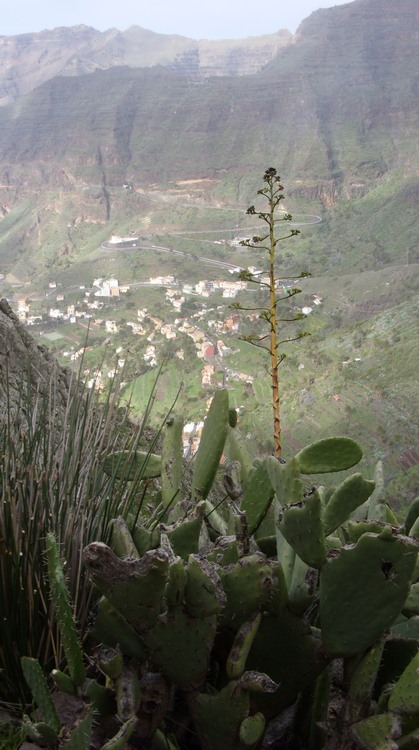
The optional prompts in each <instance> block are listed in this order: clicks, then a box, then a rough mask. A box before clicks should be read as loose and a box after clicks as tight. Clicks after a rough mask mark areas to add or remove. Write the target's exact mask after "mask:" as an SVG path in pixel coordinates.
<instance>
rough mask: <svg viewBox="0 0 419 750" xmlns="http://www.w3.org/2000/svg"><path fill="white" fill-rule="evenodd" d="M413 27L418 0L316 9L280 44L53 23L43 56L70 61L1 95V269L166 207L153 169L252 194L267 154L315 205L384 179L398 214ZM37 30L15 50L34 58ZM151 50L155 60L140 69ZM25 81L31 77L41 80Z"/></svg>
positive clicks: (291, 189)
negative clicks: (153, 188) (80, 233)
mask: <svg viewBox="0 0 419 750" xmlns="http://www.w3.org/2000/svg"><path fill="white" fill-rule="evenodd" d="M417 27H418V19H417V3H416V0H399V1H398V3H397V4H395V3H394V2H390V1H389V0H353V2H351V3H348V4H347V5H341V6H337V7H335V8H331V9H328V10H321V11H317V12H316V13H313V14H312V15H311V16H310V18H308V19H307V20H306V21H304V22H303V24H302V25H301V26H300V29H299V31H298V34H297V35H296V37H295V39H294V40H293V42H292V43H291V44H288V43H287V45H286V46H285V47H284V48H282V49H281V50H280V51H279V53H278V54H276V53H275V54H274V50H275V49H276V47H275V44H276V43H277V42H278V41H279V42H281V41H282V36H281V35H280V34H279V35H272V37H271V36H269V37H262V38H261V39H260V40H259V41H258V42H256V41H255V40H252V39H249V40H245V41H243V40H242V41H240V42H238V41H236V42H234V43H233V42H231V43H227V42H226V43H221V42H220V43H219V44H218V46H217V43H214V44H213V43H210V42H202V43H201V42H200V43H199V44H198V43H196V42H192V43H191V40H187V39H184V38H183V37H173V40H174V47H173V53H172V54H171V56H168V54H167V40H168V39H172V37H168V38H166V37H163V36H162V35H153V34H152V33H151V32H145V31H144V30H141V29H138V27H134V28H133V29H130V30H128V31H127V32H124V33H123V34H121V32H118V31H116V30H111V31H109V32H105V34H100V33H99V32H95V31H94V30H92V29H86V28H81V29H75V30H74V29H73V30H62V29H59V30H55V31H54V32H50V33H51V34H52V37H53V38H54V39H55V40H56V41H55V42H54V44H55V47H54V50H55V51H54V53H53V52H52V47H51V48H50V52H49V53H48V54H47V55H46V56H45V55H44V56H42V55H40V61H39V65H38V66H37V65H33V67H34V69H35V70H36V71H37V74H38V73H39V75H41V73H42V75H44V76H46V75H47V74H48V76H51V74H52V72H53V70H57V71H58V70H59V71H60V75H58V74H57V73H56V74H55V77H53V78H51V77H50V78H48V80H44V83H42V85H38V86H37V87H36V88H35V89H33V90H32V91H30V93H27V94H26V95H24V96H19V98H18V101H17V102H16V103H14V104H9V105H8V106H4V107H0V132H1V138H0V211H1V215H3V217H4V218H3V219H0V230H1V231H0V264H1V268H0V270H1V271H2V272H3V273H4V272H6V271H12V272H13V273H16V264H15V261H16V256H17V254H18V253H20V254H21V258H22V263H23V264H25V257H26V258H27V257H28V255H29V253H30V254H31V255H32V256H33V255H34V254H35V253H36V251H37V249H38V248H41V247H42V248H44V249H45V247H46V246H47V244H48V243H49V245H50V247H53V246H54V247H55V248H57V247H58V248H59V252H61V253H67V254H68V253H70V254H71V251H72V248H73V246H74V243H75V244H76V245H77V239H74V236H75V234H77V233H75V232H74V231H73V228H74V227H75V226H77V225H79V224H80V223H83V222H90V223H91V225H96V224H98V225H100V224H106V223H107V222H109V221H116V222H118V220H119V218H120V217H123V218H125V217H126V216H127V215H132V216H133V217H136V220H137V218H138V217H139V216H142V215H143V214H144V215H145V218H146V219H147V221H148V220H149V218H150V217H149V214H153V210H154V208H155V206H154V204H147V206H146V207H145V205H144V201H143V202H141V196H140V194H139V193H138V192H137V190H141V189H143V187H144V186H147V185H150V184H153V183H158V184H162V183H166V184H167V183H168V182H175V181H178V180H191V179H196V178H200V179H207V180H208V179H210V180H213V181H215V182H214V184H216V185H218V186H219V188H217V190H218V193H217V196H216V197H215V198H212V199H214V200H218V199H219V197H221V198H223V197H224V196H225V195H228V194H230V195H232V194H233V192H234V195H235V196H236V203H237V202H242V203H245V202H247V200H248V199H249V196H250V195H251V194H252V191H253V189H254V184H253V182H252V180H251V179H250V177H249V175H255V174H260V172H261V169H263V168H264V167H265V166H266V165H269V164H273V165H277V166H278V167H279V168H280V170H281V176H282V177H283V179H284V180H285V182H286V185H287V193H288V195H292V196H293V198H295V199H297V200H301V202H302V203H303V202H305V203H306V204H307V202H308V203H312V204H314V205H313V211H312V213H315V212H316V211H319V210H324V211H328V210H329V209H334V208H335V207H337V206H339V204H340V203H341V202H342V201H346V200H348V199H353V198H362V197H363V196H365V197H367V196H369V195H372V194H373V191H374V190H377V189H380V190H381V191H382V193H383V196H384V198H385V200H386V201H389V203H388V208H387V211H386V213H385V215H384V220H386V217H389V216H390V213H391V210H393V209H392V207H391V206H392V202H391V200H392V198H391V191H392V185H397V190H396V191H394V192H397V191H400V190H402V189H403V186H404V185H405V184H407V183H408V182H409V185H410V188H411V189H413V188H414V184H413V183H414V181H415V180H416V179H417V163H418V159H417V156H418V152H417V129H418V125H419V122H418V119H419V118H418V110H417V104H416V102H417V94H418V79H417V72H416V67H415V60H416V59H417V56H418V52H419V49H418V35H417ZM48 33H49V32H48ZM43 34H44V35H46V34H47V32H43ZM67 34H68V37H67ZM37 36H39V35H37ZM41 36H42V35H41ZM73 37H74V47H73V46H72V44H73V42H72V41H71V40H72V39H73ZM66 39H67V42H66V43H64V42H65V40H66ZM140 39H141V44H140V43H139V40H140ZM42 40H43V41H42V44H44V45H45V44H46V38H44V36H42ZM60 40H61V42H60ZM69 40H70V41H69ZM38 41H39V40H38ZM23 42H24V40H23V41H22V38H21V37H15V38H12V40H11V42H10V44H12V45H13V44H14V45H15V46H16V45H17V46H16V49H17V48H18V46H19V45H22V44H23ZM70 42H71V43H70ZM26 44H27V50H28V52H27V53H26V52H24V49H23V47H22V49H21V52H20V53H19V55H20V56H19V55H18V58H19V59H21V60H25V61H26V60H27V59H32V62H33V60H34V58H33V57H31V55H32V54H33V50H34V48H35V45H34V44H33V40H32V41H31V40H29V41H27V42H26ZM42 44H41V48H42ZM66 45H67V46H66ZM139 49H140V50H141V55H142V57H141V60H143V61H144V60H145V59H146V60H147V61H148V62H147V64H150V65H152V67H149V68H145V67H140V68H139V67H135V65H138V64H140V57H139V56H138V55H139V52H138V50H139ZM60 50H61V51H60ZM71 51H73V54H72V55H71ZM26 54H27V55H28V58H27V56H26ZM269 55H271V56H272V57H271V61H270V62H269V63H268V64H265V63H266V60H267V58H268V57H269ZM165 56H166V57H165ZM157 57H158V58H159V60H160V61H165V65H164V66H163V65H154V64H153V61H155V60H156V59H157ZM115 61H117V62H118V65H116V62H115ZM124 61H125V63H127V62H128V63H129V65H127V64H125V65H120V63H122V62H124ZM262 63H264V67H263V69H262V70H261V71H260V72H258V73H255V74H253V75H239V73H240V72H250V71H251V70H252V69H256V68H257V67H258V66H260V65H262ZM25 64H26V62H25ZM141 64H142V65H143V64H145V63H144V62H143V63H141ZM54 66H55V67H54ZM60 66H61V67H60ZM89 66H93V67H92V70H93V68H95V69H94V70H93V72H87V71H88V70H89ZM252 66H253V67H252ZM105 68H106V69H105ZM42 71H43V72H42ZM210 71H212V75H211V76H208V77H205V76H203V75H202V73H203V72H204V73H209V72H210ZM78 72H81V73H83V75H78ZM225 72H229V73H230V75H228V76H227V75H224V74H223V75H221V73H225ZM70 73H71V75H70ZM185 73H188V75H185ZM198 73H199V75H198ZM215 73H217V75H215ZM218 74H219V75H218ZM12 79H13V76H12V74H11V78H10V80H12ZM19 80H20V81H21V83H20V88H19V86H18V87H17V89H18V90H19V91H22V90H23V89H24V86H27V87H28V89H29V88H31V87H32V86H33V85H34V79H32V82H31V80H30V76H29V75H28V77H26V75H24V74H23V73H22V74H21V76H20V79H19ZM126 182H128V183H131V184H132V185H134V190H133V191H132V193H130V194H129V200H128V199H127V194H126V193H124V192H123V185H124V183H126ZM231 186H234V187H231ZM229 191H230V192H229ZM400 194H401V193H400ZM393 203H394V210H396V203H395V202H394V201H393ZM404 205H406V204H404ZM314 207H315V209H314ZM407 208H409V206H407ZM397 210H399V204H397ZM141 212H143V213H141ZM162 217H163V218H162ZM152 219H153V217H152ZM163 219H164V214H163V211H161V212H160V214H159V215H158V216H157V218H156V223H157V221H158V222H161V221H162V220H163ZM388 220H390V219H388ZM25 253H26V256H25Z"/></svg>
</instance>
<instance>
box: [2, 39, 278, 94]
mask: <svg viewBox="0 0 419 750" xmlns="http://www.w3.org/2000/svg"><path fill="white" fill-rule="evenodd" d="M291 39H292V36H291V34H290V32H288V31H285V30H284V31H281V32H277V33H276V34H269V35H266V36H262V37H250V38H249V39H244V40H221V41H208V40H205V39H204V40H199V41H196V40H193V39H188V38H186V37H182V36H169V35H166V34H156V33H154V32H152V31H147V30H146V29H142V28H140V27H139V26H133V27H131V28H130V29H128V30H127V31H118V30H117V29H109V30H108V31H105V32H100V31H96V30H95V29H92V28H90V27H88V26H74V27H71V28H58V29H52V30H50V31H42V32H39V33H34V34H20V35H18V36H10V37H5V36H3V37H2V36H0V106H1V105H7V104H10V103H12V102H14V101H17V100H18V99H19V98H20V97H21V96H23V95H24V94H27V93H29V92H30V91H33V90H34V89H35V88H36V87H37V86H40V85H41V84H43V83H45V82H46V81H49V80H51V79H52V78H54V77H55V76H80V75H86V74H89V73H93V72H94V71H95V70H107V69H109V68H112V67H115V66H121V65H127V66H129V67H132V68H149V67H152V66H154V65H163V66H167V67H169V68H173V69H175V70H176V71H177V72H178V73H181V74H183V75H193V76H204V77H205V76H214V75H215V76H229V75H238V76H240V75H248V74H250V73H256V72H257V71H258V70H261V68H262V67H263V66H264V65H266V64H267V63H268V62H270V61H271V60H272V59H273V58H274V57H275V56H276V55H277V54H278V52H279V51H280V50H281V49H283V48H284V47H286V46H287V45H288V44H289V43H290V42H291Z"/></svg>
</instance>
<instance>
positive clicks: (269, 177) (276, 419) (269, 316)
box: [231, 167, 310, 458]
mask: <svg viewBox="0 0 419 750" xmlns="http://www.w3.org/2000/svg"><path fill="white" fill-rule="evenodd" d="M263 181H264V183H265V186H264V187H263V188H261V189H260V190H258V191H257V195H261V196H263V198H264V199H265V200H266V202H267V210H266V211H258V210H256V209H255V207H254V206H250V207H249V208H248V209H247V214H249V215H250V216H257V217H258V218H259V219H261V220H262V221H263V222H264V223H265V225H266V233H265V234H263V235H262V236H254V237H252V239H250V240H242V241H241V243H240V244H241V245H243V246H244V247H249V248H252V249H254V250H264V251H266V253H267V254H268V268H267V269H264V270H263V271H258V272H257V274H255V273H251V272H250V271H249V269H243V270H242V271H240V273H239V278H240V279H241V280H244V281H249V282H251V283H252V284H258V285H259V286H260V287H261V288H262V289H265V290H266V291H267V292H268V302H267V304H266V306H262V307H244V306H243V305H242V304H241V303H240V302H237V303H234V304H233V305H231V306H232V307H234V308H236V309H239V310H252V311H259V319H260V320H263V321H265V322H266V323H267V325H268V332H267V333H265V334H260V335H254V334H251V335H248V336H241V337H240V338H241V339H242V340H243V341H247V342H249V343H250V344H252V345H253V346H256V347H258V348H259V349H265V350H266V351H267V352H268V353H269V357H270V367H269V370H268V372H269V375H270V377H271V383H272V408H273V434H274V452H275V456H276V457H277V458H281V455H282V444H281V412H280V388H279V378H278V367H279V365H280V364H281V362H282V361H283V360H284V359H285V357H286V354H284V353H283V352H279V347H280V346H281V344H284V343H287V342H289V341H296V340H298V339H301V338H303V337H304V336H307V335H309V334H307V333H306V332H304V331H299V332H298V333H297V334H296V335H295V336H294V335H293V336H289V337H285V338H280V336H281V334H280V324H281V323H289V322H294V321H297V320H300V319H302V318H305V315H304V314H303V313H297V314H293V313H291V314H290V315H287V316H286V317H282V316H281V313H280V312H279V308H278V305H279V303H280V302H281V301H282V300H289V299H290V298H291V297H294V296H295V295H296V294H299V293H300V292H301V289H298V288H295V287H294V286H291V285H289V284H290V282H292V283H294V282H295V281H296V280H298V279H302V278H305V277H306V276H310V274H309V273H308V272H306V271H303V272H301V273H300V274H299V275H298V276H292V277H290V276H278V275H277V269H276V265H277V260H278V259H277V257H276V249H277V245H278V243H279V242H283V241H284V240H287V239H289V238H290V237H295V236H296V235H297V234H300V232H299V230H298V229H290V230H289V232H288V233H287V234H285V235H283V236H277V228H278V225H279V224H282V223H283V222H289V221H291V219H292V216H291V214H289V213H287V212H285V211H281V210H280V209H278V206H279V204H280V202H281V201H282V200H284V193H283V190H284V188H283V186H282V185H281V178H280V177H279V176H278V174H277V170H276V169H275V168H274V167H270V168H269V169H267V170H266V172H265V174H264V175H263ZM279 213H281V215H280V216H278V214H279ZM266 274H268V275H269V281H266V280H263V277H264V276H265V275H266ZM280 282H287V285H286V287H285V286H284V284H283V285H282V286H281V283H280ZM280 290H281V292H280Z"/></svg>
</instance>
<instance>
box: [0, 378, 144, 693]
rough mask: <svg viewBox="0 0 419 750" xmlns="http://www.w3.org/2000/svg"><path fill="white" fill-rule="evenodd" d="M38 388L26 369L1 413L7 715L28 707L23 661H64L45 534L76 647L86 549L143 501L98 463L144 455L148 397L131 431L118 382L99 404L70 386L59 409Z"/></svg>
mask: <svg viewBox="0 0 419 750" xmlns="http://www.w3.org/2000/svg"><path fill="white" fill-rule="evenodd" d="M43 383H44V385H43V387H42V388H40V387H39V378H38V377H37V376H35V373H33V372H31V369H30V367H29V369H28V372H27V373H25V377H24V378H23V377H22V382H21V387H20V389H19V398H18V401H17V403H16V400H15V401H14V403H13V404H11V403H9V402H8V403H7V409H6V413H7V414H6V418H5V419H4V421H3V422H1V423H0V500H1V506H0V556H1V568H0V702H2V703H7V704H8V705H10V704H11V703H13V702H17V703H22V702H24V701H25V700H27V698H28V694H27V687H26V683H25V681H24V678H23V675H22V672H21V668H20V658H21V656H32V657H36V658H38V659H39V661H40V663H41V665H42V666H43V668H44V669H46V670H49V669H51V668H52V667H54V666H58V665H59V664H60V661H61V659H62V646H61V641H60V635H59V630H58V627H57V622H56V617H55V614H54V611H53V608H52V603H51V600H50V594H49V586H48V579H47V563H46V556H45V546H46V535H47V533H48V532H53V533H54V535H55V537H56V539H57V542H58V544H59V547H60V552H61V557H62V559H63V560H64V561H65V566H66V567H65V571H66V579H67V585H68V590H69V593H70V597H71V600H72V602H73V608H74V617H75V620H76V622H77V625H78V628H79V631H80V636H81V638H83V636H84V634H85V632H86V629H87V625H88V621H89V612H90V611H91V608H92V604H93V600H94V594H93V591H92V587H91V586H90V585H89V583H88V581H87V579H86V576H85V573H84V570H83V567H82V554H81V553H82V550H83V547H84V546H86V545H87V544H89V542H91V541H99V540H100V541H105V542H106V541H109V538H110V534H111V521H112V519H113V518H114V517H116V516H118V515H123V516H124V517H126V516H128V515H129V514H132V513H135V514H137V513H138V512H139V507H138V506H139V503H140V504H141V502H143V501H144V493H143V492H142V489H141V485H142V484H143V483H141V482H140V480H141V476H138V477H136V479H135V480H134V481H131V482H128V481H124V480H123V479H117V478H116V476H108V475H107V474H105V472H104V471H103V469H102V465H101V462H102V459H103V458H106V456H107V455H108V454H109V453H112V452H113V451H114V450H117V449H118V450H121V449H122V450H135V449H136V448H137V447H138V446H139V445H140V444H141V445H142V447H143V449H144V442H146V424H147V418H148V414H149V411H150V409H151V406H152V403H153V400H154V389H153V392H152V393H151V394H150V399H149V403H148V406H147V409H146V413H145V415H144V418H143V419H142V421H141V422H140V424H139V425H137V426H135V427H134V426H133V424H132V423H131V422H130V419H129V407H128V408H124V409H122V408H120V406H119V398H118V394H119V387H118V382H117V381H115V382H114V383H113V385H112V387H111V388H110V390H109V392H108V395H107V396H106V398H105V400H104V401H100V398H99V396H98V394H97V393H96V391H95V390H94V389H92V390H89V389H87V388H86V387H85V386H84V385H83V384H82V383H81V382H80V381H79V380H78V377H77V376H74V377H73V380H72V382H71V383H70V387H69V390H68V396H67V399H66V403H65V404H64V408H63V402H62V392H60V393H58V390H57V381H56V380H55V379H54V377H53V376H51V378H50V380H49V382H48V383H47V387H45V379H44V380H43ZM154 443H155V439H154V440H151V443H150V445H149V448H148V450H149V451H150V452H151V451H152V449H153V447H154Z"/></svg>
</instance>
